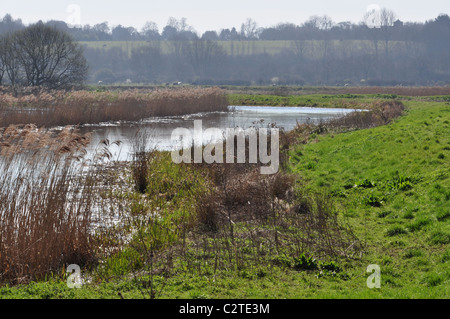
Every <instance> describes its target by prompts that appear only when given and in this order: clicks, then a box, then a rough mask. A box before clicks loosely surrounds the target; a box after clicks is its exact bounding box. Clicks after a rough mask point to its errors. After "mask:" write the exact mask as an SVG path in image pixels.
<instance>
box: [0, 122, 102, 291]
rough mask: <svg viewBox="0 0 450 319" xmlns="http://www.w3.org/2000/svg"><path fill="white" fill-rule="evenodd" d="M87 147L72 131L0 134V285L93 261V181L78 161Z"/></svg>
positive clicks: (13, 129) (28, 129)
mask: <svg viewBox="0 0 450 319" xmlns="http://www.w3.org/2000/svg"><path fill="white" fill-rule="evenodd" d="M89 142H90V137H89V135H79V134H77V133H76V132H73V131H72V130H71V129H70V128H66V129H64V130H63V131H62V132H60V133H59V134H56V135H55V134H53V133H51V132H50V131H48V130H44V129H38V128H37V127H35V126H33V125H26V126H10V127H8V128H6V129H2V130H0V284H2V283H11V284H14V283H21V282H27V281H29V280H33V279H39V278H43V277H44V276H46V275H47V274H49V273H50V272H58V271H60V270H61V269H62V268H63V267H64V266H67V265H68V264H73V263H75V264H78V265H84V264H86V263H88V262H90V261H92V260H93V256H94V251H95V249H94V246H93V243H92V218H91V216H92V211H93V205H94V193H95V190H96V183H97V182H96V177H95V173H94V172H92V171H89V170H86V169H85V166H84V164H85V163H84V162H83V161H80V159H82V156H83V152H84V147H85V146H86V145H87V144H88V143H89Z"/></svg>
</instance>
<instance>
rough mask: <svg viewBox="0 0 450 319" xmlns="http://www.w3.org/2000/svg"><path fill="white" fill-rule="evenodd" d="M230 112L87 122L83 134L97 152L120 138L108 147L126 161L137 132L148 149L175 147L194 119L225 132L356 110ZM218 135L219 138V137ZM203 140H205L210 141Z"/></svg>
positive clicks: (261, 108) (282, 125)
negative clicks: (102, 144) (174, 135)
mask: <svg viewBox="0 0 450 319" xmlns="http://www.w3.org/2000/svg"><path fill="white" fill-rule="evenodd" d="M229 108H230V111H229V112H213V113H198V114H191V115H185V116H174V117H155V118H148V119H144V120H142V121H139V122H125V123H124V122H117V123H111V122H109V123H101V124H97V125H84V126H82V127H81V128H80V132H81V133H86V132H92V141H91V144H90V146H89V148H88V153H89V152H94V151H95V149H96V148H97V147H98V145H99V143H100V142H101V141H102V140H108V141H109V142H110V143H112V142H114V141H121V144H120V145H110V146H109V150H110V152H111V153H112V158H113V159H115V160H127V159H130V156H131V154H132V151H133V145H134V144H133V143H134V141H136V137H137V136H138V134H143V135H147V136H148V140H147V143H146V144H147V147H146V148H147V149H157V150H169V151H170V150H173V148H174V143H173V141H172V139H171V136H172V132H173V131H174V130H175V129H177V128H187V129H189V130H190V131H191V132H193V130H194V121H195V120H201V121H202V128H203V130H205V129H207V128H218V129H219V130H221V131H222V132H225V130H226V129H227V128H242V129H247V128H249V127H268V126H269V125H271V124H274V125H276V127H278V128H280V129H284V130H285V131H289V130H291V129H293V128H294V127H295V126H296V125H297V123H305V122H307V121H309V122H319V121H323V120H327V119H331V118H335V117H339V116H343V115H345V114H347V113H349V112H352V111H355V110H353V109H339V108H311V107H269V106H230V107H229ZM216 138H217V137H216ZM208 139H209V140H204V141H203V143H204V144H206V143H207V142H209V141H211V137H208Z"/></svg>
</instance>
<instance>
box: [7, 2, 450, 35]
mask: <svg viewBox="0 0 450 319" xmlns="http://www.w3.org/2000/svg"><path fill="white" fill-rule="evenodd" d="M0 1H1V3H0V18H1V17H3V16H4V15H5V14H7V13H9V14H11V15H12V16H13V18H14V19H18V18H20V19H22V21H23V22H24V23H25V24H29V23H34V22H37V21H39V20H42V21H44V22H45V21H48V20H62V21H65V22H67V23H69V24H72V25H73V24H81V25H85V24H89V25H91V26H92V25H94V24H97V23H102V22H104V21H107V22H108V23H109V26H110V27H113V26H116V25H119V24H121V25H123V26H133V27H135V28H136V29H138V30H141V28H142V27H143V25H144V24H145V22H147V21H152V22H155V23H156V24H157V25H158V27H159V31H162V29H163V27H164V26H165V25H167V21H168V19H169V17H174V18H176V19H180V18H182V17H184V18H186V19H187V23H188V25H190V26H192V27H193V28H194V30H195V31H197V32H199V33H203V32H205V31H207V30H215V31H220V30H221V29H224V28H230V29H231V28H232V27H236V28H237V29H238V30H239V28H240V26H241V24H242V23H243V22H244V21H245V20H246V19H247V18H251V19H253V20H254V21H256V22H257V24H258V26H259V27H271V26H275V25H277V24H278V23H285V22H290V23H294V24H297V25H299V24H302V23H303V22H305V21H306V20H307V19H308V18H309V17H311V16H313V15H327V16H329V17H330V18H332V20H333V21H334V22H342V21H351V22H354V23H358V22H360V21H361V20H362V17H363V15H364V14H365V12H366V11H367V10H368V8H377V7H385V8H388V9H390V10H392V11H394V12H395V13H396V15H397V17H398V18H399V19H400V20H402V21H405V22H407V21H413V22H425V21H427V20H431V19H434V18H436V17H437V16H438V15H439V14H441V13H445V14H450V1H449V0H427V1H423V0H421V1H419V0H390V1H389V0H367V1H366V0H313V1H302V0H297V1H294V0H222V1H213V0H164V1H152V0H147V1H145V0H121V1H119V0H57V1H56V0H38V1H37V0H13V1H11V0H0Z"/></svg>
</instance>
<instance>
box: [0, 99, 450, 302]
mask: <svg viewBox="0 0 450 319" xmlns="http://www.w3.org/2000/svg"><path fill="white" fill-rule="evenodd" d="M386 98H387V97H386V96H357V97H352V96H334V97H333V96H328V95H326V96H325V95H310V96H302V97H293V96H287V97H278V96H273V95H271V96H258V97H255V98H254V99H253V100H252V101H253V103H254V104H251V103H250V102H249V104H248V105H263V104H262V103H264V101H266V102H270V103H267V104H269V105H298V104H302V103H304V102H305V100H310V101H311V102H312V103H316V104H317V105H316V106H346V105H347V104H348V103H349V102H348V101H356V106H358V105H359V106H360V107H364V105H366V104H370V102H371V101H374V100H375V101H376V100H390V99H389V98H387V99H386ZM230 99H231V101H238V100H239V99H242V100H246V99H247V100H249V98H248V97H245V96H237V95H235V96H231V97H230ZM266 99H267V100H266ZM279 99H285V100H282V101H283V102H280V101H279ZM285 102H286V103H285ZM402 102H403V103H404V105H405V107H406V110H405V112H404V115H403V116H401V117H399V118H397V119H395V120H393V121H392V122H391V123H389V124H387V125H383V126H378V127H374V128H370V129H361V130H344V131H342V130H341V131H336V130H326V129H325V130H315V129H314V128H313V129H312V130H311V131H310V132H309V134H308V135H307V139H306V140H304V139H303V140H302V139H297V140H294V141H291V143H290V145H289V146H290V150H289V153H288V154H289V160H288V162H287V165H286V166H285V167H284V173H285V174H290V175H292V176H295V177H296V179H297V183H296V184H295V189H296V191H298V192H300V193H302V194H307V196H309V195H311V196H312V195H313V194H322V195H323V196H325V197H326V198H327V200H329V201H328V202H326V203H328V204H329V205H330V208H329V209H330V211H328V213H330V214H331V212H333V213H332V214H336V217H337V220H338V222H339V225H340V226H342V228H337V229H341V231H342V232H344V231H345V230H350V231H351V232H352V233H353V234H354V236H355V242H356V241H357V242H358V244H361V249H360V250H358V253H357V254H355V255H353V256H351V257H349V256H347V257H344V256H341V257H340V256H333V257H332V258H331V259H330V258H326V257H324V256H319V255H315V254H314V252H312V255H310V256H308V255H306V256H305V255H303V254H302V255H297V256H292V255H284V254H283V253H282V251H283V250H282V249H281V248H280V252H278V253H277V252H276V251H273V250H270V249H272V244H273V243H271V238H272V237H270V236H272V235H270V236H269V237H267V238H264V240H266V239H267V245H268V246H267V247H270V249H269V250H266V249H265V248H266V247H264V246H261V247H259V248H258V251H257V252H256V251H255V250H254V249H256V248H255V246H253V245H252V243H251V242H250V243H249V242H248V240H249V239H248V238H247V237H245V238H244V237H242V238H241V237H239V234H244V233H245V232H246V231H247V232H250V233H251V234H254V233H253V232H252V231H253V230H252V229H251V227H250V230H249V228H247V227H248V225H245V224H244V223H239V222H237V223H236V224H235V226H234V232H235V233H234V234H233V236H232V237H220V238H217V237H214V236H215V235H211V233H209V232H207V231H200V232H199V233H195V232H194V235H193V237H190V236H187V237H182V235H181V234H183V233H182V232H181V233H180V232H177V231H176V229H177V225H180V221H183V222H185V221H186V220H187V219H189V218H190V217H192V216H194V215H195V214H196V209H195V207H197V206H195V205H196V202H197V201H198V200H199V199H200V200H204V201H206V199H208V197H206V198H205V197H202V196H204V195H205V194H207V193H208V191H207V190H208V189H210V187H211V183H213V181H214V178H215V177H214V175H213V174H212V173H211V172H210V171H208V170H206V171H205V170H204V168H203V167H200V168H199V167H197V166H192V165H185V166H179V165H176V164H174V163H173V162H171V160H170V156H169V155H168V154H167V153H158V154H154V155H153V156H154V157H153V159H152V161H151V162H150V164H149V165H150V169H149V170H148V174H149V177H150V179H149V180H150V182H149V185H148V186H147V188H146V191H145V193H144V194H140V193H137V192H129V193H124V194H122V195H120V196H123V197H127V198H128V199H131V200H132V203H133V207H132V212H133V216H135V217H136V216H138V217H139V216H141V217H142V218H141V217H139V218H137V217H136V219H132V221H134V223H135V224H133V225H134V226H136V227H137V226H138V225H140V226H141V227H142V228H139V227H138V232H137V235H136V236H135V237H133V239H132V240H131V241H130V243H129V245H127V246H125V247H124V248H123V249H121V250H120V251H118V252H117V253H115V254H112V255H111V256H109V257H107V258H105V259H104V260H102V261H100V263H99V265H97V266H95V267H87V268H85V269H82V272H83V274H85V275H86V277H87V278H88V279H89V281H88V282H87V283H85V284H84V285H83V286H82V287H81V288H79V289H70V288H68V287H67V285H66V281H65V275H64V272H63V270H61V271H59V272H55V274H54V275H52V276H48V278H47V280H43V281H39V282H33V283H31V284H27V285H18V286H14V287H10V286H4V287H1V288H0V298H69V299H72V298H121V297H122V298H143V297H144V298H150V297H156V298H188V299H203V298H212V299H217V298H225V299H228V298H231V299H240V298H244V299H245V298H269V299H270V298H272V299H278V298H280V299H282V298H287V299H293V298H311V299H312V298H314V299H315V298H338V299H339V298H364V299H366V298H367V299H372V298H374V299H375V298H383V299H386V298H421V299H422V298H423V299H428V298H431V299H446V298H449V297H450V293H449V292H450V267H449V265H450V248H449V247H450V161H449V158H450V134H449V133H450V103H449V102H448V96H443V97H442V96H441V97H429V98H413V97H408V98H406V97H404V98H402ZM280 103H281V104H280ZM302 105H304V104H302ZM349 106H350V105H349ZM351 106H352V107H354V106H355V105H353V102H352V104H351ZM205 172H206V174H205ZM208 172H209V173H208ZM123 173H124V174H129V172H123ZM117 174H119V172H117ZM127 176H128V175H127ZM127 180H128V181H129V183H130V184H131V185H132V179H127ZM308 194H309V195H308ZM209 199H210V198H209ZM317 203H321V202H320V201H319V202H317ZM200 204H202V203H200ZM156 205H157V206H158V210H159V211H160V212H161V216H162V219H161V221H160V223H161V224H160V225H162V226H163V228H157V227H155V225H156V224H154V223H153V222H149V221H146V219H145V218H144V217H145V216H146V215H144V213H145V212H147V211H148V209H153V208H154V207H155V206H156ZM200 207H203V208H204V207H205V206H200ZM325 217H327V216H325ZM328 217H329V216H328ZM183 225H185V224H183ZM224 227H228V224H226V225H225V224H224ZM254 227H260V228H258V231H259V232H264V231H272V230H274V231H275V234H276V233H277V229H278V231H279V233H280V236H281V235H286V236H288V233H286V232H285V231H295V229H294V228H289V227H288V225H285V226H284V227H286V228H282V227H281V224H280V225H278V226H277V227H279V228H277V227H275V226H274V228H272V226H271V224H267V225H266V224H264V225H256V226H254ZM329 227H331V226H329ZM160 229H164V230H165V231H164V232H162V231H160ZM224 229H225V228H224ZM226 229H228V228H226ZM329 229H330V230H332V229H334V228H329ZM219 234H220V232H219ZM177 236H181V237H177ZM196 236H197V237H196ZM180 238H184V239H186V240H187V243H180V245H186V246H182V247H184V248H186V251H183V253H184V254H183V255H182V256H183V257H179V258H178V259H177V258H174V259H173V260H172V259H170V264H169V260H168V259H167V260H166V259H164V260H163V262H164V263H166V262H167V265H166V264H164V265H166V266H167V267H168V268H164V267H163V268H161V269H169V270H167V271H160V272H155V271H154V268H149V267H150V266H149V264H148V263H147V262H148V259H147V257H146V255H145V254H143V252H142V249H139V247H140V248H142V246H140V245H142V244H144V247H147V248H148V247H153V248H154V249H155V251H162V250H167V249H168V250H170V249H171V248H170V247H172V246H171V245H172V244H173V243H176V242H177V240H178V239H180ZM224 238H225V239H226V240H229V239H230V238H231V239H232V240H236V242H232V244H231V241H227V245H228V243H229V245H231V246H227V245H225V244H224V243H223V242H222V241H221V240H222V239H224ZM238 238H239V239H242V241H238V240H237V239H238ZM196 240H198V241H196ZM258 240H260V238H259V237H258ZM189 241H192V243H197V244H196V245H192V246H189ZM264 242H266V241H262V243H264ZM269 243H270V245H269ZM291 244H292V245H295V243H294V242H292V243H291ZM146 245H149V246H146ZM221 245H223V246H221ZM233 245H235V246H234V247H238V248H239V249H237V250H236V251H234V252H233V250H232V249H231V248H230V247H233ZM226 247H228V248H230V250H227V249H228V248H226ZM153 248H152V249H153ZM287 248H289V247H287ZM287 248H286V249H287ZM174 249H175V248H174ZM348 249H349V250H351V249H352V247H350V246H349V247H348ZM152 251H153V250H152ZM286 251H288V250H286ZM213 252H219V253H220V254H223V256H222V255H220V256H217V255H215V254H213ZM263 252H264V254H262V253H263ZM152 256H153V255H152ZM171 256H172V255H171ZM173 256H178V255H177V254H173ZM179 256H181V255H179ZM155 258H156V257H155ZM222 258H223V259H222ZM146 261H147V262H146ZM371 264H376V265H378V266H379V267H380V270H381V287H380V288H368V286H367V280H368V277H369V275H370V274H371V273H369V272H367V267H368V266H369V265H371ZM151 267H156V261H155V264H153V261H152V264H151Z"/></svg>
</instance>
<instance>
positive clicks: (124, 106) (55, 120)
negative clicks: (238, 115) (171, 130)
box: [0, 88, 228, 127]
mask: <svg viewBox="0 0 450 319" xmlns="http://www.w3.org/2000/svg"><path fill="white" fill-rule="evenodd" d="M227 110H228V100H227V97H226V95H225V93H224V92H223V91H222V90H220V89H218V88H178V89H157V90H153V91H148V90H138V89H133V90H124V91H103V92H98V91H86V90H81V91H71V92H64V91H50V92H48V91H34V92H27V93H22V94H20V95H18V96H14V95H13V94H12V93H8V92H3V93H1V94H0V127H5V126H8V125H10V124H28V123H33V124H35V125H37V126H46V127H50V126H64V125H79V124H95V123H100V122H108V121H136V120H140V119H143V118H148V117H153V116H178V115H185V114H192V113H199V112H212V111H220V112H225V111H227Z"/></svg>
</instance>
